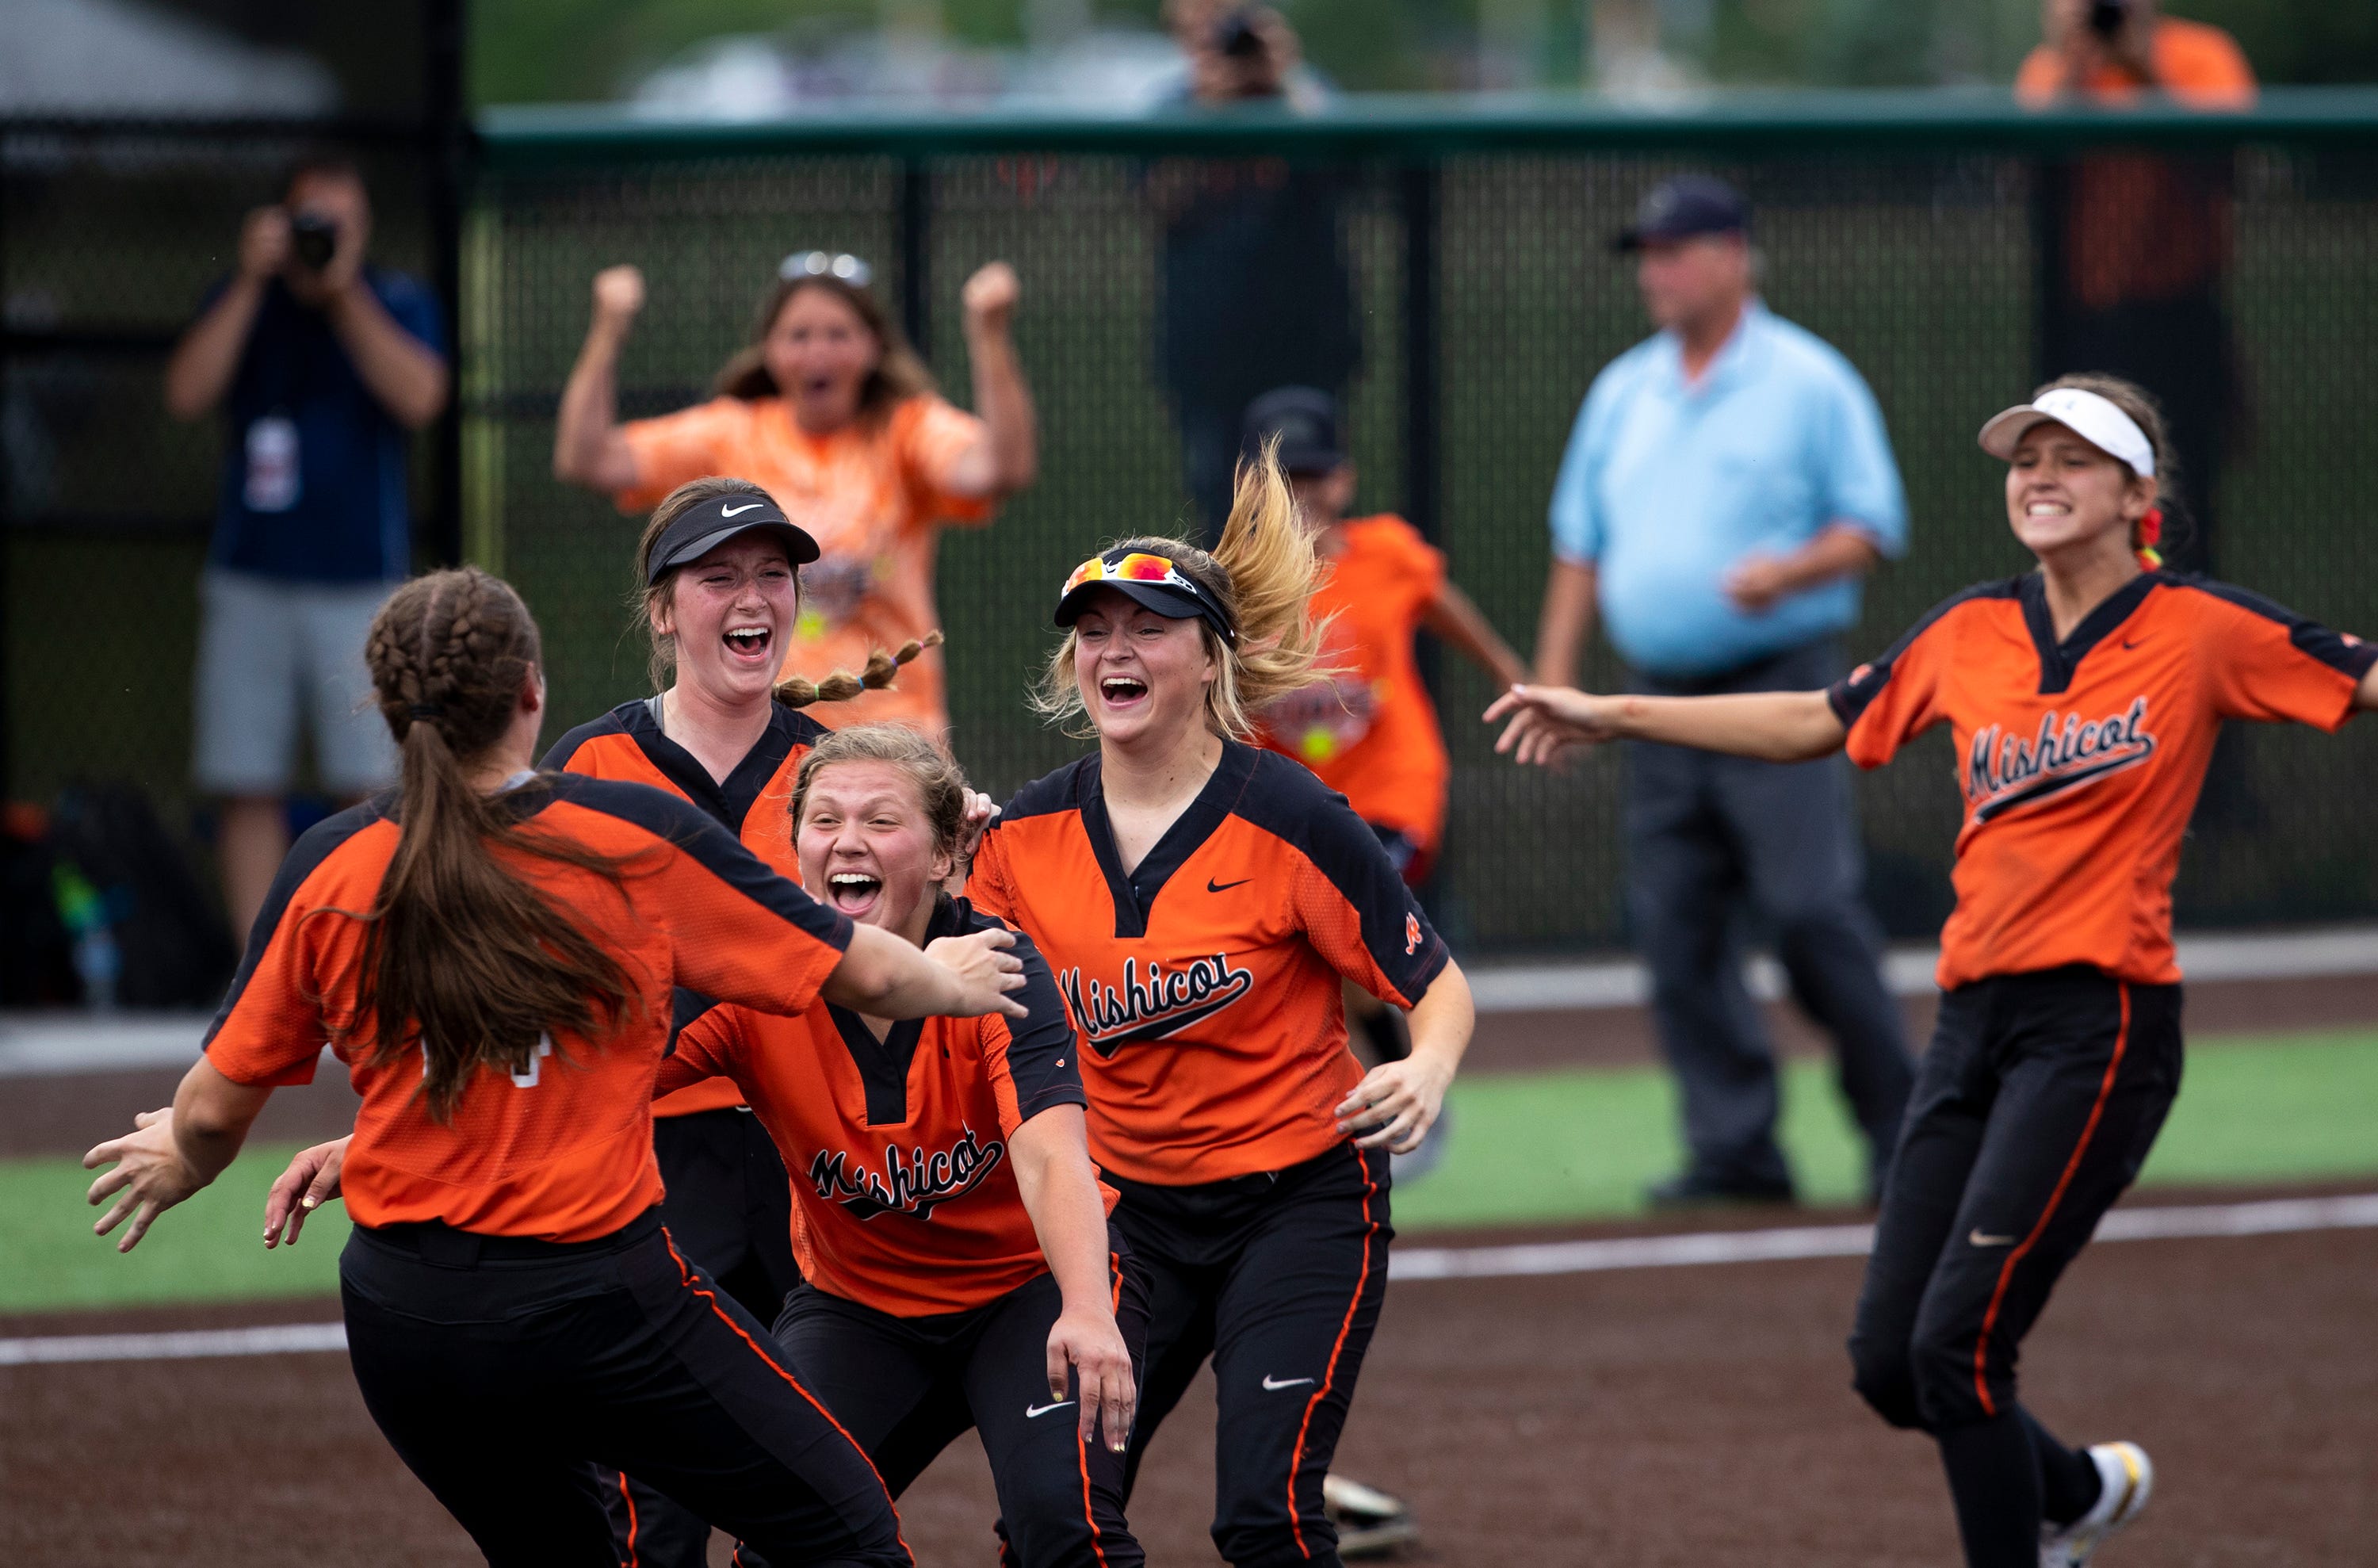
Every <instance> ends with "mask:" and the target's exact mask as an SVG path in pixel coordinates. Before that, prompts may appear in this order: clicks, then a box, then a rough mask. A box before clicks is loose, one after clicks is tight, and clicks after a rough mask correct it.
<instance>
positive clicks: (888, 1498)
mask: <svg viewBox="0 0 2378 1568" xmlns="http://www.w3.org/2000/svg"><path fill="white" fill-rule="evenodd" d="M661 1240H662V1241H663V1243H664V1244H665V1245H667V1248H668V1249H669V1256H670V1257H672V1258H674V1259H676V1260H677V1266H678V1272H679V1273H681V1274H682V1275H684V1276H685V1287H686V1288H687V1289H688V1290H691V1292H693V1293H694V1294H695V1295H696V1296H699V1297H702V1298H703V1300H704V1301H707V1302H709V1303H710V1309H711V1310H712V1311H713V1312H715V1313H716V1314H717V1315H718V1321H720V1322H722V1323H725V1324H726V1325H727V1327H728V1328H730V1329H733V1330H734V1331H735V1337H736V1338H738V1339H739V1340H741V1341H742V1342H743V1343H744V1344H746V1345H750V1346H751V1354H752V1355H754V1356H757V1357H759V1358H760V1359H761V1360H763V1361H765V1362H766V1363H767V1364H768V1369H769V1370H770V1371H773V1372H775V1374H776V1376H778V1377H780V1378H782V1379H784V1380H785V1383H786V1386H787V1387H788V1388H790V1389H791V1390H792V1391H793V1392H794V1393H798V1394H799V1395H800V1396H801V1397H802V1398H803V1399H805V1400H808V1401H809V1405H810V1408H811V1409H812V1410H814V1411H816V1412H817V1413H818V1414H819V1415H821V1416H823V1417H825V1423H826V1425H827V1426H830V1427H832V1428H833V1429H835V1431H837V1432H840V1433H841V1434H842V1441H845V1442H847V1443H848V1444H850V1446H851V1449H852V1451H853V1452H854V1453H857V1454H858V1455H859V1461H860V1462H861V1463H862V1464H864V1465H866V1466H867V1473H868V1474H869V1475H871V1476H873V1477H874V1478H875V1484H876V1485H877V1486H879V1487H883V1505H884V1506H885V1507H886V1508H889V1509H891V1510H892V1519H893V1529H892V1535H893V1538H894V1539H895V1540H897V1541H898V1542H899V1543H900V1550H902V1551H903V1552H905V1553H907V1558H908V1561H909V1562H911V1563H912V1564H913V1563H914V1562H916V1561H917V1554H916V1552H915V1551H913V1550H910V1548H909V1546H908V1538H907V1534H906V1533H905V1532H903V1531H902V1530H901V1529H900V1527H899V1518H900V1510H899V1507H898V1505H897V1504H895V1503H894V1502H893V1501H892V1489H891V1488H890V1487H884V1486H883V1472H881V1471H879V1470H878V1469H876V1468H875V1461H874V1460H873V1459H871V1458H870V1457H868V1453H867V1450H866V1449H865V1448H863V1447H861V1446H860V1445H859V1440H858V1439H857V1438H855V1437H852V1436H851V1435H850V1432H849V1430H848V1429H846V1428H845V1427H844V1426H843V1424H842V1423H841V1422H840V1421H837V1420H835V1418H834V1412H833V1411H831V1410H829V1409H827V1408H826V1407H825V1406H824V1405H822V1404H820V1403H819V1402H818V1397H817V1395H815V1394H813V1393H811V1392H810V1391H809V1390H808V1389H806V1388H804V1387H802V1386H801V1381H800V1379H799V1378H797V1377H795V1376H793V1374H792V1373H790V1372H788V1371H787V1370H786V1369H785V1368H784V1365H783V1363H781V1362H779V1361H778V1360H777V1359H776V1358H775V1357H773V1356H771V1355H769V1354H768V1353H767V1352H766V1351H765V1350H763V1349H762V1348H760V1342H759V1341H758V1340H755V1339H753V1338H752V1337H751V1335H750V1334H748V1333H744V1332H743V1325H742V1324H740V1323H739V1322H737V1321H735V1319H734V1316H733V1315H732V1314H731V1313H729V1312H728V1311H727V1309H725V1308H723V1307H721V1306H719V1305H718V1297H716V1296H715V1295H714V1294H713V1293H711V1292H710V1291H707V1290H704V1289H703V1287H702V1285H700V1284H699V1283H698V1281H697V1280H696V1278H695V1275H694V1272H693V1269H692V1267H691V1265H690V1264H688V1263H687V1262H686V1260H685V1255H684V1254H683V1253H681V1252H679V1250H678V1249H677V1243H676V1241H674V1240H672V1239H671V1238H670V1236H669V1235H668V1233H667V1231H663V1232H662V1233H661ZM738 1550H740V1549H738Z"/></svg>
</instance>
